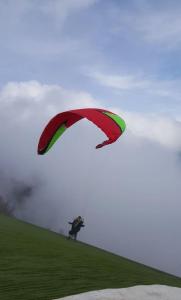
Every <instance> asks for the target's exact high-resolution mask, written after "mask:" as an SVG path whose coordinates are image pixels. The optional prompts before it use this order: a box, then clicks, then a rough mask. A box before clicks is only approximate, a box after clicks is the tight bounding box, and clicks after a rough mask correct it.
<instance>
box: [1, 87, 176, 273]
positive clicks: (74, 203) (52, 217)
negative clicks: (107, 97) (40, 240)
mask: <svg viewBox="0 0 181 300" xmlns="http://www.w3.org/2000/svg"><path fill="white" fill-rule="evenodd" d="M80 107H100V103H99V101H98V100H97V99H94V97H92V96H91V94H89V93H87V92H86V91H71V90H67V89H65V88H63V87H61V86H58V85H44V84H41V83H39V82H36V81H31V82H19V83H16V82H11V83H8V84H7V85H6V86H4V87H3V88H2V89H1V91H0V137H1V141H2V143H1V145H0V153H1V155H0V173H1V174H0V175H2V177H3V180H4V181H5V179H7V180H6V182H7V184H4V186H5V187H6V188H7V190H8V191H10V190H12V188H11V179H13V182H18V184H19V183H20V182H23V183H27V186H29V185H30V186H35V187H36V188H35V189H34V190H33V194H32V196H31V197H29V198H28V201H26V202H25V203H24V205H21V206H20V207H17V209H16V216H18V217H19V218H22V219H25V220H27V221H30V222H33V223H35V224H38V225H41V226H45V227H48V228H51V229H53V230H56V231H59V230H60V229H61V231H64V233H65V234H66V233H67V231H68V224H67V222H68V221H70V220H71V219H72V218H73V217H74V216H76V215H83V216H84V218H85V223H86V227H85V228H84V229H83V230H82V231H81V232H80V235H79V237H81V239H82V240H83V241H85V242H87V243H90V244H94V245H97V246H99V247H102V248H105V249H107V250H110V251H113V252H115V253H118V254H120V255H122V256H126V257H128V258H131V259H134V260H137V261H140V262H142V263H145V264H148V265H151V266H154V267H157V268H160V269H162V270H165V271H167V272H172V273H174V274H180V275H181V269H180V266H179V264H178V261H179V260H180V252H181V242H180V239H178V236H179V234H180V232H179V230H180V227H181V220H180V214H179V212H180V209H181V204H180V197H181V186H180V177H181V162H180V158H179V155H178V153H179V151H180V123H179V122H177V121H175V120H172V119H170V118H167V117H162V116H147V115H144V114H141V113H139V114H134V113H130V112H123V111H121V110H120V108H111V107H109V106H107V105H105V108H106V109H110V110H112V111H115V112H118V113H120V115H121V116H123V118H124V119H125V121H126V124H127V130H126V132H125V133H124V135H123V136H122V137H121V138H120V139H119V140H118V141H117V142H116V143H114V144H112V145H110V146H107V147H105V148H103V149H100V150H95V146H96V145H97V144H98V143H99V142H101V141H102V140H103V139H104V137H103V135H104V134H103V133H102V132H101V131H100V130H99V129H97V128H96V127H95V126H93V125H92V124H91V123H90V122H88V121H86V120H85V121H84V120H83V121H81V122H79V123H77V124H76V125H75V126H73V127H72V128H71V129H70V130H67V132H66V133H65V134H64V135H63V136H62V140H61V141H57V143H56V144H55V145H54V147H53V149H51V151H50V152H49V153H48V154H47V155H44V156H38V155H37V144H38V139H39V136H40V134H41V132H42V130H43V128H44V126H45V125H46V123H47V122H48V121H49V119H50V118H51V117H53V116H54V115H55V114H57V113H59V112H61V111H64V110H68V109H73V108H80ZM4 181H3V182H4ZM13 188H14V185H13ZM18 188H19V186H18ZM2 193H3V195H2V196H4V195H6V194H8V193H7V192H6V191H4V188H3V190H0V194H2ZM11 194H12V193H11ZM103 208H104V209H103ZM107 220H110V222H109V228H107ZM168 220H169V222H168Z"/></svg>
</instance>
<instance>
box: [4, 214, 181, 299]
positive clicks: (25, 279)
mask: <svg viewBox="0 0 181 300" xmlns="http://www.w3.org/2000/svg"><path fill="white" fill-rule="evenodd" d="M140 284H166V285H171V286H178V287H181V279H180V278H177V277H174V276H172V275H169V274H166V273H163V272H160V271H158V270H155V269H152V268H149V267H146V266H144V265H141V264H138V263H135V262H133V261H130V260H128V259H125V258H122V257H119V256H117V255H114V254H111V253H109V252H106V251H103V250H101V249H98V248H96V247H92V246H89V245H86V244H83V243H80V242H74V241H69V240H67V239H66V238H65V237H63V236H61V235H58V234H56V233H52V232H50V231H48V230H45V229H42V228H39V227H36V226H33V225H31V224H27V223H24V222H21V221H18V220H16V219H13V218H9V217H5V216H3V215H0V299H2V300H16V299H17V300H38V299H42V300H48V299H56V298H59V297H63V296H67V295H72V294H77V293H81V292H86V291H90V290H95V289H105V288H121V287H128V286H133V285H140Z"/></svg>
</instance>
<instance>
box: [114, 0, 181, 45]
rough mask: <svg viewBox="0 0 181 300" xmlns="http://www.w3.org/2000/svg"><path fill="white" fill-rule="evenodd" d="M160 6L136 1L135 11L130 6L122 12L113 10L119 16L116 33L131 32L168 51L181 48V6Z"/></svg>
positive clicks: (174, 4) (115, 27)
mask: <svg viewBox="0 0 181 300" xmlns="http://www.w3.org/2000/svg"><path fill="white" fill-rule="evenodd" d="M159 4H160V5H157V4H156V5H154V4H153V3H149V1H141V3H139V2H136V1H135V9H134V10H132V9H131V8H130V7H129V6H128V7H127V8H123V9H122V10H121V9H120V8H119V7H117V8H116V9H114V10H113V13H114V14H115V16H117V17H116V18H117V22H115V25H114V26H113V28H114V32H115V33H116V32H119V33H120V32H125V33H128V32H129V34H130V36H132V37H133V36H134V38H138V39H142V40H144V41H145V42H147V43H149V44H153V45H157V47H158V46H160V47H162V49H166V50H170V49H174V48H180V45H181V37H180V36H181V35H180V34H181V29H180V28H181V21H180V11H181V6H180V4H179V3H178V2H175V3H173V5H172V6H169V5H164V4H165V3H164V4H163V2H162V3H159ZM117 10H118V11H119V14H118V11H117Z"/></svg>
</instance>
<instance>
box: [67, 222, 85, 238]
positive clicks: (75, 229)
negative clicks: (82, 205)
mask: <svg viewBox="0 0 181 300" xmlns="http://www.w3.org/2000/svg"><path fill="white" fill-rule="evenodd" d="M68 223H69V224H71V225H72V228H71V230H70V231H69V236H68V239H70V238H73V239H74V240H76V239H77V233H78V232H79V231H80V229H81V227H84V226H85V225H84V220H83V218H82V217H81V216H78V217H77V218H76V219H74V220H73V222H68Z"/></svg>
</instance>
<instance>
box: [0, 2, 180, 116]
mask: <svg viewBox="0 0 181 300" xmlns="http://www.w3.org/2000/svg"><path fill="white" fill-rule="evenodd" d="M180 12H181V4H180V3H179V1H159V2H158V1H146V0H134V1H131V0H130V1H116V0H104V1H102V0H67V1H64V0H62V1H59V0H54V1H48V0H45V1H27V0H16V1H14V2H13V1H1V3H0V35H1V48H0V57H1V63H0V78H1V79H0V84H1V86H3V85H4V84H6V83H7V82H9V81H28V80H37V81H39V82H42V83H47V84H59V85H61V86H63V87H65V88H71V89H72V88H73V89H75V90H77V91H79V90H86V91H88V92H89V93H91V94H92V95H93V96H94V97H95V98H97V99H99V101H100V102H102V103H106V104H107V103H111V104H113V105H118V106H120V107H121V108H123V109H124V110H131V111H141V112H153V113H162V114H169V115H171V116H172V117H177V118H179V119H180V114H181V112H180V102H181V100H180V92H181V88H180V86H181V80H180V77H181V71H180V70H181V68H180V64H181V60H180V48H181V38H180V36H181V29H180V28H181V26H180V25H181V24H180V23H181V22H180Z"/></svg>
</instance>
